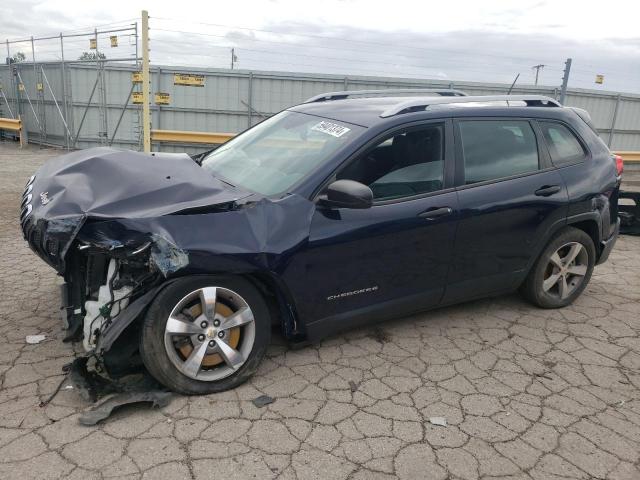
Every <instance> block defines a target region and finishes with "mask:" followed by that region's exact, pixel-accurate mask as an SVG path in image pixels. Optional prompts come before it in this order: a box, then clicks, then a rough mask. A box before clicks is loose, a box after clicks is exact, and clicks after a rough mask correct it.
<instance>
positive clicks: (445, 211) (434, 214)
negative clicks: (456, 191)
mask: <svg viewBox="0 0 640 480" xmlns="http://www.w3.org/2000/svg"><path fill="white" fill-rule="evenodd" d="M451 213H453V210H452V209H451V207H442V208H430V209H429V210H427V211H425V212H422V213H420V214H419V215H418V216H419V217H422V218H424V219H425V220H433V219H435V218H438V217H446V216H447V215H451Z"/></svg>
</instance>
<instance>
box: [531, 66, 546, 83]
mask: <svg viewBox="0 0 640 480" xmlns="http://www.w3.org/2000/svg"><path fill="white" fill-rule="evenodd" d="M544 67H546V65H543V64H542V63H541V64H540V65H534V66H533V67H531V68H532V69H533V70H535V71H536V83H535V85H538V74H539V73H540V70H542V69H543V68H544Z"/></svg>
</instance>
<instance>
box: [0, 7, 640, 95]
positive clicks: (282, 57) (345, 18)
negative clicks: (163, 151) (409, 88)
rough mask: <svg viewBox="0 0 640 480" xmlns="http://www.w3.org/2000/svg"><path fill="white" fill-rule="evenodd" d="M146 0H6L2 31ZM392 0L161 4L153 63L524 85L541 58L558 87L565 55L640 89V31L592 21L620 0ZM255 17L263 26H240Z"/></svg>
mask: <svg viewBox="0 0 640 480" xmlns="http://www.w3.org/2000/svg"><path fill="white" fill-rule="evenodd" d="M142 3H143V2H142V1H139V0H128V1H125V0H113V1H112V2H110V3H109V4H103V3H94V2H87V3H85V4H83V9H82V14H81V15H80V14H78V13H76V12H78V10H76V9H75V8H74V7H73V5H74V4H73V3H72V2H70V1H65V0H45V1H42V0H3V15H2V18H1V19H0V32H2V35H3V36H6V37H9V38H16V37H17V38H25V37H27V38H28V37H29V36H30V35H32V34H34V35H37V34H51V33H54V34H55V33H56V32H59V31H60V30H64V31H68V30H76V31H77V30H78V29H85V31H91V30H92V29H93V27H94V25H102V24H108V23H110V22H117V21H119V20H123V19H126V18H127V17H138V16H139V9H140V8H142ZM395 3H396V4H397V7H398V8H397V9H394V11H393V12H389V11H387V9H375V8H371V6H370V4H367V3H363V1H362V0H349V1H342V2H338V3H336V2H332V1H330V0H328V1H327V2H326V5H325V6H323V8H322V9H321V10H314V12H313V15H311V14H310V12H309V8H308V6H306V4H305V2H293V1H292V0H277V1H276V0H274V1H271V2H254V3H247V2H245V1H243V0H237V1H236V2H235V3H234V8H231V9H225V10H223V11H220V10H219V9H216V7H215V6H214V5H213V4H212V3H202V4H198V3H197V2H196V4H194V5H193V8H190V9H189V10H188V12H187V11H184V12H183V11H181V10H180V11H178V10H177V7H176V6H175V3H171V2H166V1H158V2H154V3H153V5H151V7H152V11H151V12H150V13H151V27H152V30H151V56H152V62H153V63H155V64H171V65H179V66H199V67H217V68H227V67H228V66H229V63H230V51H229V50H230V48H232V47H233V48H235V49H236V55H237V56H238V59H239V61H238V63H237V68H242V69H256V70H258V69H259V70H277V71H295V72H315V73H335V74H340V75H366V76H394V77H407V78H440V79H451V80H470V81H489V82H503V83H511V82H512V81H513V78H514V77H515V76H516V74H518V73H520V74H521V76H520V79H519V80H518V83H533V80H534V72H533V70H532V69H531V67H532V66H533V65H538V64H544V65H546V66H545V68H544V69H543V70H542V71H541V72H540V83H541V84H545V85H551V86H559V85H560V83H561V77H562V70H563V68H564V61H565V60H566V58H568V57H571V58H573V67H572V72H571V77H570V82H569V85H570V87H583V88H597V89H601V90H613V91H630V92H638V93H640V36H638V35H637V34H634V33H633V32H634V31H635V30H633V29H632V28H626V27H625V25H627V24H629V22H631V21H630V20H629V22H627V20H628V19H627V18H626V16H625V15H618V17H616V18H617V24H616V28H590V26H592V25H595V24H598V23H600V24H606V22H607V18H608V17H607V16H608V15H609V16H610V14H609V10H610V8H613V5H610V7H609V8H607V9H605V10H606V11H603V9H602V8H598V9H597V10H596V9H594V8H593V6H591V7H590V6H589V2H582V3H581V4H580V5H581V6H582V7H581V8H577V7H576V5H573V10H570V7H571V5H570V4H571V3H572V2H551V3H550V2H545V1H528V2H524V3H522V4H521V5H519V7H518V8H513V7H510V8H508V9H505V8H504V2H498V1H497V0H487V1H486V2H483V5H482V7H479V6H478V3H477V2H471V1H465V0H461V1H460V2H459V4H457V5H456V14H455V15H452V14H451V13H452V12H451V8H450V5H443V4H433V5H432V4H429V3H426V2H417V1H416V2H411V1H407V2H402V1H400V0H396V2H395ZM610 3H615V1H612V0H610ZM323 5H324V4H323ZM366 5H368V7H366ZM25 11H26V12H29V14H24V12H25ZM196 11H197V12H198V15H195V14H194V12H196ZM568 11H572V12H573V16H571V15H567V14H566V13H567V12H568ZM618 13H620V10H618ZM187 15H188V16H187ZM130 22H131V20H129V23H130ZM216 22H218V23H220V24H223V25H227V26H221V25H216ZM625 22H627V23H625ZM631 24H633V22H631ZM234 25H237V26H238V27H236V26H234ZM247 25H248V26H253V27H256V29H249V28H239V27H245V26H247ZM601 26H602V25H601ZM578 27H579V28H578ZM185 32H187V33H185ZM119 35H124V34H122V33H120V34H119ZM107 36H108V34H105V35H103V36H102V37H101V38H100V39H99V44H100V46H101V49H102V50H103V51H104V52H105V53H106V54H107V56H112V57H113V56H119V57H122V56H130V55H133V52H134V47H133V45H132V44H131V43H132V41H133V37H123V41H121V42H120V43H121V45H120V46H119V47H118V50H111V49H110V47H109V46H108V45H109V44H108V38H107ZM13 47H19V48H20V49H23V50H25V49H26V51H25V53H26V54H27V57H30V45H29V44H23V45H19V46H17V45H16V46H12V48H13ZM58 50H59V48H58V42H57V41H56V40H52V41H48V42H38V43H37V51H36V53H37V58H40V59H54V58H57V57H58V56H59V51H58ZM84 50H88V38H87V37H78V38H74V39H68V40H65V55H66V57H67V58H74V57H77V56H78V55H79V54H80V53H81V52H82V51H84ZM596 74H603V75H605V82H604V85H602V86H598V85H596V84H595V83H594V80H595V75H596Z"/></svg>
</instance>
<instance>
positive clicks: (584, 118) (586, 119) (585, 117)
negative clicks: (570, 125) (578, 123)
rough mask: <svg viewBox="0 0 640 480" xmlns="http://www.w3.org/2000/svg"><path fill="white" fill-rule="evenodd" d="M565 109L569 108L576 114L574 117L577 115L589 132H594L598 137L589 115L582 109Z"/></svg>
mask: <svg viewBox="0 0 640 480" xmlns="http://www.w3.org/2000/svg"><path fill="white" fill-rule="evenodd" d="M566 108H570V109H571V110H573V111H574V112H576V115H578V116H579V117H580V118H581V119H582V121H583V122H584V123H586V124H587V126H588V127H589V128H590V129H591V130H593V131H594V133H595V134H596V135H599V134H598V130H597V129H596V126H595V125H594V124H593V121H592V120H591V115H589V112H587V111H586V110H585V109H584V108H578V107H566Z"/></svg>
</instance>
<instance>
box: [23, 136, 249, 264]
mask: <svg viewBox="0 0 640 480" xmlns="http://www.w3.org/2000/svg"><path fill="white" fill-rule="evenodd" d="M30 194H31V195H32V197H31V198H30V202H28V200H29V199H28V198H27V196H28V195H29V192H28V191H27V192H25V196H24V197H23V198H24V200H23V205H22V206H23V214H22V216H21V224H22V230H23V233H24V237H25V239H26V240H27V241H28V242H29V245H30V246H31V248H32V249H33V250H34V251H35V252H36V253H37V254H38V255H39V256H40V257H41V258H42V259H43V260H45V261H46V262H47V263H49V264H50V265H51V266H53V267H54V268H55V269H56V270H58V272H63V271H64V269H65V257H66V253H67V251H68V249H69V247H70V246H71V243H72V242H73V240H74V239H75V238H76V236H77V235H78V233H79V231H80V229H81V228H82V226H83V225H84V224H85V222H86V221H87V220H109V219H132V218H135V219H145V218H156V217H161V216H163V215H168V214H171V213H176V212H181V211H184V210H189V209H195V208H201V207H210V206H215V205H223V204H230V203H232V202H234V201H236V200H240V199H241V198H246V197H249V196H250V195H252V194H251V193H249V192H246V191H243V190H240V189H237V188H235V187H232V186H230V185H228V184H225V183H223V182H221V181H220V180H218V179H216V178H214V177H213V176H212V175H210V174H209V173H208V172H207V171H205V170H203V169H202V168H201V167H200V166H199V165H198V164H196V163H195V162H194V161H193V160H192V159H191V158H189V156H188V155H186V154H184V155H180V154H167V153H156V154H144V153H139V152H133V151H126V150H116V149H113V148H106V147H101V148H92V149H88V150H81V151H78V152H72V153H69V154H67V155H62V156H60V157H57V158H55V159H52V160H49V161H47V162H46V163H45V164H44V165H43V166H42V167H40V169H38V171H37V172H36V173H35V179H34V181H33V183H32V187H31V191H30ZM29 203H30V205H31V207H32V210H31V212H30V214H28V215H27V216H26V217H25V216H24V212H25V211H26V210H25V209H26V204H29Z"/></svg>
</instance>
